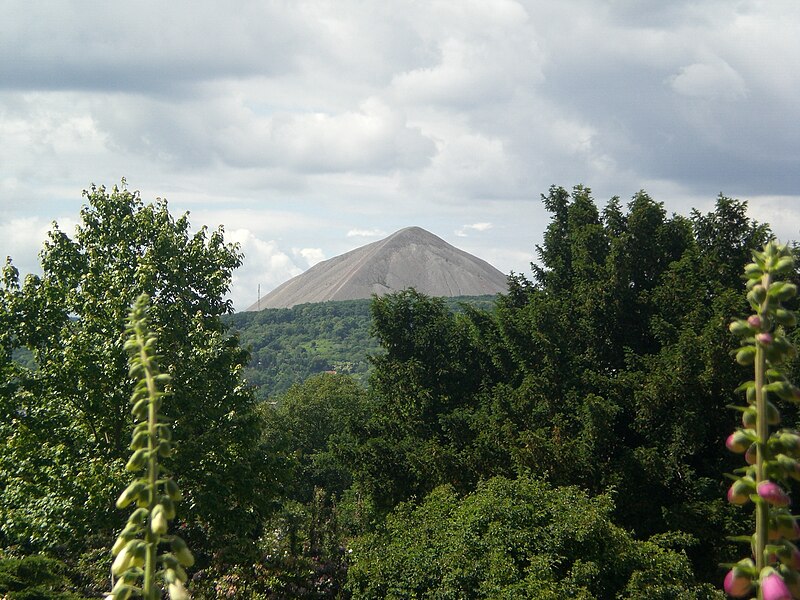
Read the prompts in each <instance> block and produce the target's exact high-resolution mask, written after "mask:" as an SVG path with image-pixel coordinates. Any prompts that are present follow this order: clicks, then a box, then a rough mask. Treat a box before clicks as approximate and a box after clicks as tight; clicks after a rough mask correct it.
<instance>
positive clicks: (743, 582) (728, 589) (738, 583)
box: [723, 570, 753, 598]
mask: <svg viewBox="0 0 800 600" xmlns="http://www.w3.org/2000/svg"><path fill="white" fill-rule="evenodd" d="M723 587H724V588H725V593H726V594H728V595H729V596H733V597H734V598H744V597H745V596H747V595H748V594H749V593H750V588H752V587H753V582H752V581H751V580H750V578H749V577H745V576H744V575H739V576H737V575H736V574H735V573H734V572H733V570H730V571H728V574H727V575H725V583H724V584H723Z"/></svg>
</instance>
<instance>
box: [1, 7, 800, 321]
mask: <svg viewBox="0 0 800 600" xmlns="http://www.w3.org/2000/svg"><path fill="white" fill-rule="evenodd" d="M95 4H96V5H95ZM188 16H191V23H192V26H191V27H181V28H175V27H174V24H175V23H181V22H187V21H186V19H187V17H188ZM0 22H2V23H4V24H5V28H4V30H3V31H4V34H5V35H2V36H0V53H1V54H2V56H3V57H4V58H5V59H6V60H3V61H0V139H2V140H3V144H2V145H0V214H1V215H2V217H0V234H2V235H0V256H2V255H3V254H6V253H9V254H14V255H15V256H19V259H16V258H15V262H19V264H23V263H24V264H27V265H32V267H31V268H35V264H36V261H35V252H36V251H37V250H38V248H39V244H40V241H41V229H42V227H44V224H46V223H48V222H49V221H50V220H51V219H53V218H58V217H60V216H61V215H65V214H66V215H73V217H75V216H77V214H78V211H79V209H80V206H81V202H82V199H81V197H80V190H82V189H84V188H86V187H88V185H89V184H90V183H91V182H97V183H105V184H107V185H113V184H114V183H115V182H118V181H119V180H120V178H121V177H122V176H125V177H127V179H128V181H129V182H130V184H131V187H132V189H140V190H141V191H142V196H143V198H145V199H146V200H152V199H154V198H155V197H156V196H167V197H168V198H169V199H170V203H171V204H170V206H171V208H172V209H173V211H175V212H182V211H183V210H191V211H192V215H191V221H192V222H193V223H195V224H196V225H200V224H203V223H207V224H209V225H211V226H212V227H213V226H215V225H216V224H218V223H223V224H225V225H226V229H227V231H229V232H232V231H237V230H241V231H242V232H243V233H241V236H242V237H241V239H242V243H243V248H244V249H245V252H246V255H247V256H246V258H245V266H244V267H243V269H242V272H241V273H238V274H237V282H236V284H235V288H236V291H235V294H236V296H235V301H236V303H237V306H239V305H242V306H246V305H247V304H249V301H250V299H252V298H253V296H254V294H255V291H254V290H255V289H256V286H257V284H258V283H261V284H262V292H264V291H265V290H266V288H267V287H268V286H270V285H273V283H272V282H274V283H275V284H276V285H277V283H280V282H281V281H282V280H283V279H286V278H288V277H290V276H292V273H296V272H297V270H298V269H299V270H302V269H305V268H307V266H308V265H309V264H311V263H312V262H313V261H315V260H317V259H318V258H319V257H322V256H334V255H337V254H340V253H341V252H344V251H347V250H349V249H352V248H351V247H350V244H349V242H352V243H358V240H359V239H361V238H363V239H366V240H369V239H371V238H378V237H382V236H385V235H386V231H394V230H395V229H398V228H400V227H403V226H406V225H408V224H409V223H414V224H419V225H421V226H426V227H430V228H431V229H432V230H436V231H454V232H461V233H462V234H471V235H469V237H468V238H467V240H466V241H468V242H469V243H471V244H474V245H475V249H476V250H481V251H482V252H493V253H494V256H497V257H498V260H501V261H502V263H503V264H502V265H501V266H502V267H503V269H504V270H511V269H513V270H515V271H523V270H526V269H527V264H526V263H527V261H526V260H525V259H524V258H523V257H524V256H527V255H528V254H529V253H527V252H526V250H528V249H530V248H532V247H533V244H534V243H535V242H536V241H537V236H539V235H540V233H541V231H542V230H543V229H544V228H545V227H546V225H547V218H548V216H547V214H546V211H544V210H543V209H542V206H541V203H540V202H539V200H538V197H539V194H540V193H543V192H546V191H547V189H548V188H549V186H550V185H551V184H558V185H563V186H565V187H568V188H569V187H571V186H572V185H573V184H575V183H585V184H586V185H589V186H591V187H592V189H593V190H594V192H595V196H596V197H597V198H598V202H599V203H603V202H604V201H605V200H606V199H607V198H609V197H610V196H612V195H620V196H621V197H623V198H626V197H630V196H631V195H632V194H633V193H635V192H636V191H637V190H639V189H641V188H646V189H648V191H650V192H652V193H653V195H654V197H656V198H657V199H658V200H662V201H664V202H665V203H666V206H667V209H668V210H670V211H672V210H678V211H682V212H683V213H684V214H686V212H688V209H689V208H690V207H691V206H700V207H707V206H709V205H711V204H713V199H714V198H715V197H716V195H717V193H718V192H719V191H723V192H724V193H726V194H727V195H729V196H734V197H739V198H743V199H747V198H749V197H751V198H753V199H754V200H753V202H752V203H751V208H752V210H753V211H756V210H758V211H759V212H758V213H757V214H758V215H759V216H760V218H761V219H763V220H768V221H771V222H772V223H773V224H776V225H777V224H778V223H783V222H788V221H787V219H789V218H790V217H791V218H794V217H793V215H794V212H792V211H793V210H794V209H793V206H794V205H795V204H800V196H798V192H797V190H798V189H800V141H799V140H800V78H797V77H793V76H792V74H793V73H795V72H796V65H795V64H794V63H795V57H796V56H798V54H800V36H797V35H796V30H797V27H798V24H800V4H794V3H787V2H774V3H766V2H761V3H756V2H750V1H744V2H739V3H730V2H724V1H723V0H703V1H702V2H689V1H688V0H677V1H675V2H668V3H664V2H657V1H656V0H647V1H645V2H628V1H616V2H611V3H597V2H594V3H593V2H586V1H585V0H564V1H563V2H557V3H556V2H544V1H542V0H463V1H460V2H444V1H434V2H405V3H401V4H397V3H364V2H357V1H355V0H341V1H339V2H336V3H331V2H323V1H320V0H297V1H295V2H277V3H275V2H268V3H247V4H245V5H243V6H241V7H239V8H237V10H236V11H227V12H224V11H220V10H219V9H218V6H217V5H216V4H215V3H213V2H211V0H197V1H195V2H187V1H185V0H175V1H174V2H170V3H166V4H165V3H163V2H162V3H156V2H154V1H152V0H145V1H144V2H143V3H137V4H136V5H135V6H133V5H130V6H129V5H125V4H120V3H100V4H98V3H94V4H92V6H91V10H90V9H89V8H81V7H80V6H78V5H73V4H68V3H56V4H54V5H53V6H50V5H49V4H48V5H47V6H44V5H37V4H31V3H29V2H22V0H7V1H6V2H3V3H2V4H0ZM120 23H124V24H125V25H124V27H120V26H119V24H120ZM767 199H770V200H769V201H767ZM756 200H758V206H756V204H757V202H756ZM762 200H763V202H761V201H762ZM498 207H502V210H501V209H500V208H498ZM790 209H791V210H790ZM754 214H755V213H754ZM466 215H469V216H466ZM785 215H789V217H786V218H784V216H785ZM12 220H13V222H14V223H17V225H13V224H12ZM20 220H21V221H20ZM59 220H61V219H59ZM465 220H474V221H475V222H487V223H488V222H491V223H492V224H493V225H494V227H493V229H492V230H491V235H488V234H485V235H475V234H476V233H477V232H478V231H479V230H477V229H468V228H465V227H464V226H463V223H464V221H465ZM26 228H27V229H26ZM17 230H18V231H19V232H25V231H27V232H28V233H27V234H26V235H29V236H30V238H27V237H25V236H22V235H21V234H20V236H17V237H13V236H15V235H16V233H15V231H17ZM342 232H348V233H347V235H346V236H345V235H342ZM490 237H491V244H489V243H488V242H489V238H490ZM27 239H30V240H34V239H35V241H30V242H27V241H26V240H27ZM354 239H355V241H354ZM484 243H485V245H484V246H482V247H481V246H479V244H484ZM294 249H300V250H298V251H297V252H301V251H305V254H302V253H300V254H296V253H295V250H294ZM316 250H319V253H318V254H317V253H315V252H314V251H316ZM23 254H25V255H27V256H29V257H30V258H28V259H25V260H23V259H22V256H23ZM515 261H518V262H515ZM279 279H280V280H281V281H279Z"/></svg>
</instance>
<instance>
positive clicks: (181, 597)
mask: <svg viewBox="0 0 800 600" xmlns="http://www.w3.org/2000/svg"><path fill="white" fill-rule="evenodd" d="M781 581H783V580H781ZM169 597H170V600H189V593H188V592H187V591H186V588H185V587H183V584H182V583H181V582H180V581H174V582H173V583H170V584H169Z"/></svg>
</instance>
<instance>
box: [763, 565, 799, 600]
mask: <svg viewBox="0 0 800 600" xmlns="http://www.w3.org/2000/svg"><path fill="white" fill-rule="evenodd" d="M760 579H761V581H760V588H761V590H760V591H761V594H760V595H761V598H762V600H792V593H791V592H790V591H789V588H788V587H786V583H785V582H784V581H783V578H782V577H781V576H780V575H778V573H776V572H775V570H774V569H770V568H767V569H764V570H763V571H762V574H761V578H760Z"/></svg>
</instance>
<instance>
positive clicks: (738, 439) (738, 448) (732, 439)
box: [725, 430, 752, 454]
mask: <svg viewBox="0 0 800 600" xmlns="http://www.w3.org/2000/svg"><path fill="white" fill-rule="evenodd" d="M751 444H752V442H751V441H750V438H749V437H747V435H746V434H745V433H744V432H743V431H741V430H739V431H734V432H733V433H732V434H730V435H729V436H728V439H727V440H725V446H727V448H728V450H730V451H731V452H736V454H741V453H742V452H745V451H746V450H747V449H748V448H749V447H750V445H751Z"/></svg>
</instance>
